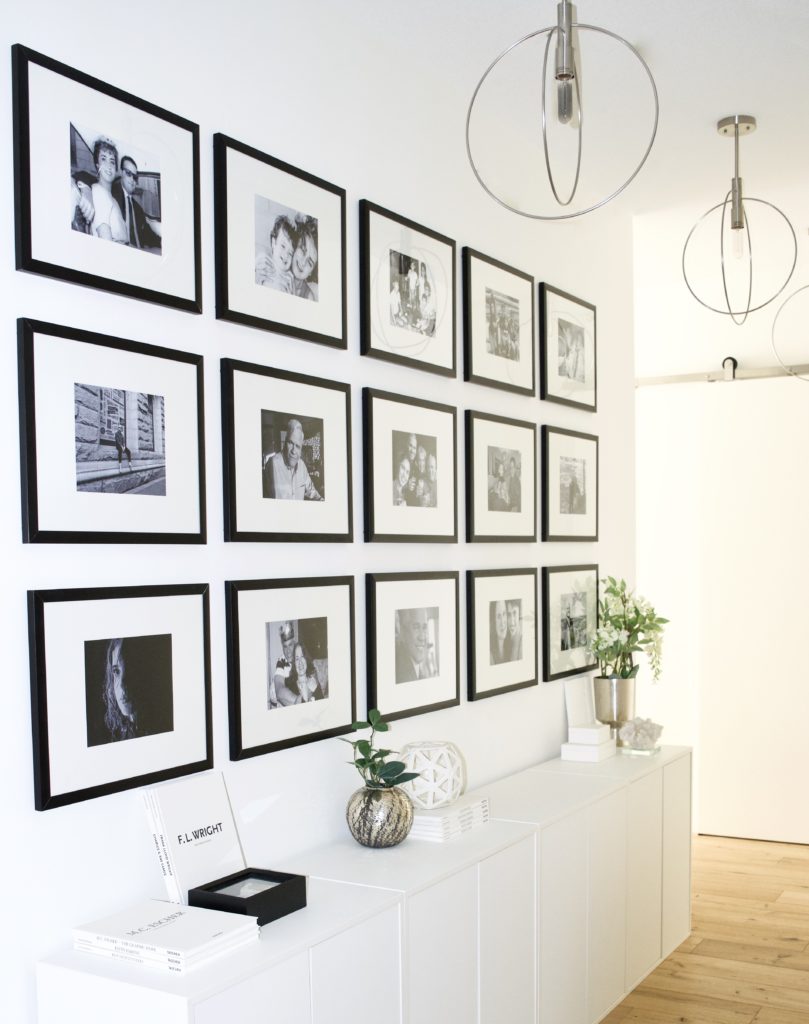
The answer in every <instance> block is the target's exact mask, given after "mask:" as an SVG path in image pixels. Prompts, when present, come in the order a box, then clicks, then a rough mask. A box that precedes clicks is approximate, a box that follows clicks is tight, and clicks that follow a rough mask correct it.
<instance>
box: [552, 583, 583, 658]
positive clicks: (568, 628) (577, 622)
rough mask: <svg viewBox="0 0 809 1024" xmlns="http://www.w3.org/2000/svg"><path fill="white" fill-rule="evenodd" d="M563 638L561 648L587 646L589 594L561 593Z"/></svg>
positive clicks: (570, 649)
mask: <svg viewBox="0 0 809 1024" xmlns="http://www.w3.org/2000/svg"><path fill="white" fill-rule="evenodd" d="M560 625H561V639H560V643H559V649H560V650H562V651H572V650H575V649H576V648H581V647H586V646H587V594H586V593H585V592H583V591H581V592H579V591H575V592H573V593H570V594H562V595H561V620H560Z"/></svg>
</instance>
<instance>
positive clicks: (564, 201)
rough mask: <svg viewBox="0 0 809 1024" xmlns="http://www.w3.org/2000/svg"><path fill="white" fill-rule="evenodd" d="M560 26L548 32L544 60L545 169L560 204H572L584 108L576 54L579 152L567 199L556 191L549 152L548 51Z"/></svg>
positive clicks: (577, 181)
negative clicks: (582, 107)
mask: <svg viewBox="0 0 809 1024" xmlns="http://www.w3.org/2000/svg"><path fill="white" fill-rule="evenodd" d="M558 31H559V29H558V28H554V29H551V31H550V32H549V33H548V38H547V40H546V42H545V57H544V59H543V61H542V148H543V149H544V151H545V170H546V171H547V172H548V183H549V184H550V186H551V192H553V198H554V199H555V200H556V202H557V203H558V204H559V205H560V206H570V204H571V203H572V202H573V198H574V196H575V195H576V189H577V188H578V187H579V174H580V172H581V138H582V131H581V126H582V117H583V115H582V109H581V93H580V92H579V69H578V66H577V64H576V55H575V54H574V55H573V70H574V75H573V84H574V85H575V86H576V108H577V110H578V119H577V123H578V128H577V131H576V137H577V143H578V152H577V155H576V177H575V178H574V179H573V187H572V188H571V190H570V195H569V196H568V197H567V199H560V198H559V193H558V192H557V191H556V182H555V181H554V180H553V171H552V170H551V158H550V153H549V152H548V104H547V98H546V97H547V91H546V82H547V78H548V53H549V52H550V48H551V42H552V41H553V35H554V32H558Z"/></svg>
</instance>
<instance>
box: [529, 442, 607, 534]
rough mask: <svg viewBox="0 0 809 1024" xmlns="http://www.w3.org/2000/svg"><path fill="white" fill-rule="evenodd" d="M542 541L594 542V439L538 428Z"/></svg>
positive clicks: (596, 476) (596, 471)
mask: <svg viewBox="0 0 809 1024" xmlns="http://www.w3.org/2000/svg"><path fill="white" fill-rule="evenodd" d="M542 539H543V540H544V541H597V540H598V438H597V437H596V435H595V434H584V433H582V432H581V431H579V430H565V429H564V428H562V427H552V426H549V425H547V424H545V425H544V426H543V427H542Z"/></svg>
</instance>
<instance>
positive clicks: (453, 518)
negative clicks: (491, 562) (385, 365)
mask: <svg viewBox="0 0 809 1024" xmlns="http://www.w3.org/2000/svg"><path fill="white" fill-rule="evenodd" d="M456 421H457V412H456V410H455V409H454V408H453V407H452V406H448V405H438V404H437V403H435V402H428V401H426V400H422V399H417V398H408V397H406V396H404V395H394V394H390V393H389V392H386V391H376V390H374V389H371V388H364V389H363V424H364V432H365V444H364V446H363V453H364V470H365V539H366V540H367V541H412V542H415V541H430V542H441V541H444V542H448V543H455V542H456V541H457V540H458V506H457V496H456V495H457V467H456V454H455V453H456V450H457V436H456V435H457V425H456Z"/></svg>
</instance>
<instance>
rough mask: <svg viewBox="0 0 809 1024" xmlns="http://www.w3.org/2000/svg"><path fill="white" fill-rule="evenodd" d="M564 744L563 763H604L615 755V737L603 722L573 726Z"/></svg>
mask: <svg viewBox="0 0 809 1024" xmlns="http://www.w3.org/2000/svg"><path fill="white" fill-rule="evenodd" d="M567 739H568V742H567V743H563V744H562V760H563V761H590V762H594V763H595V762H597V761H604V760H605V759H606V758H608V757H612V756H613V755H614V754H615V737H614V736H612V733H611V730H610V727H609V726H608V725H604V724H603V723H602V722H585V723H583V724H581V725H571V726H570V727H569V729H568V731H567Z"/></svg>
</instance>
